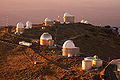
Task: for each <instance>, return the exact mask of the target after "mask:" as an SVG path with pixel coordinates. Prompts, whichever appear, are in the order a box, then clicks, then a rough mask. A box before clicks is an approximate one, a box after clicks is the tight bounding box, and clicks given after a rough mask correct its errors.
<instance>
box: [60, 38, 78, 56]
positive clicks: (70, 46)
mask: <svg viewBox="0 0 120 80" xmlns="http://www.w3.org/2000/svg"><path fill="white" fill-rule="evenodd" d="M79 51H80V48H79V47H75V44H74V43H73V41H72V40H67V41H65V42H64V44H63V47H62V55H63V56H67V57H71V56H79V55H80V52H79Z"/></svg>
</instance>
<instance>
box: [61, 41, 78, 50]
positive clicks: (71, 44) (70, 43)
mask: <svg viewBox="0 0 120 80" xmlns="http://www.w3.org/2000/svg"><path fill="white" fill-rule="evenodd" d="M63 48H76V47H75V44H74V43H73V41H71V40H67V41H65V42H64V44H63Z"/></svg>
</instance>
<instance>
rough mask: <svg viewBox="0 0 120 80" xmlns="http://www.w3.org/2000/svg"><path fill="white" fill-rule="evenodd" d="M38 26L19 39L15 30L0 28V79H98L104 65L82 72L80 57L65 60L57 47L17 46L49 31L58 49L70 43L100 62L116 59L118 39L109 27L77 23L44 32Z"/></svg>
mask: <svg viewBox="0 0 120 80" xmlns="http://www.w3.org/2000/svg"><path fill="white" fill-rule="evenodd" d="M41 27H42V26H39V27H33V28H32V29H29V30H25V32H24V34H23V35H21V36H20V35H13V34H12V33H14V32H15V27H9V28H8V27H6V28H1V29H0V44H1V45H0V66H1V68H0V79H2V80H8V79H29V80H33V79H36V80H69V79H71V80H80V79H83V80H87V79H89V80H96V79H97V80H100V75H99V72H100V71H101V70H102V69H103V67H104V66H102V67H100V68H99V69H98V70H96V69H92V70H89V71H82V70H81V61H82V60H83V58H84V57H83V56H80V57H71V58H66V57H63V56H62V51H61V48H57V49H49V48H47V47H45V46H40V45H39V43H38V44H34V43H33V46H32V47H33V48H28V47H25V46H20V45H18V42H19V41H22V40H24V41H31V40H30V39H39V37H40V36H41V34H42V33H43V32H49V33H50V34H51V35H52V36H53V39H55V43H56V44H59V45H61V46H62V44H63V43H64V41H66V40H68V39H71V40H73V42H74V43H75V45H76V46H77V47H80V52H81V53H84V54H85V55H86V56H93V55H95V54H96V55H98V56H99V57H100V58H101V59H103V60H108V59H109V57H110V58H111V59H113V58H119V57H120V37H119V35H118V33H117V32H116V31H113V30H112V29H111V28H103V27H98V26H93V25H90V24H89V25H87V24H80V23H75V24H62V25H61V24H56V25H54V26H51V27H46V29H44V30H43V29H42V28H41ZM11 34H12V35H11ZM34 48H35V49H34Z"/></svg>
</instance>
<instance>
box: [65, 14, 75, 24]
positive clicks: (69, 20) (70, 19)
mask: <svg viewBox="0 0 120 80" xmlns="http://www.w3.org/2000/svg"><path fill="white" fill-rule="evenodd" d="M63 19H64V22H65V23H74V22H75V17H74V16H73V15H71V14H69V13H64V17H63Z"/></svg>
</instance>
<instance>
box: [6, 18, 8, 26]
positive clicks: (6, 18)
mask: <svg viewBox="0 0 120 80" xmlns="http://www.w3.org/2000/svg"><path fill="white" fill-rule="evenodd" d="M6 26H8V16H6Z"/></svg>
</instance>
